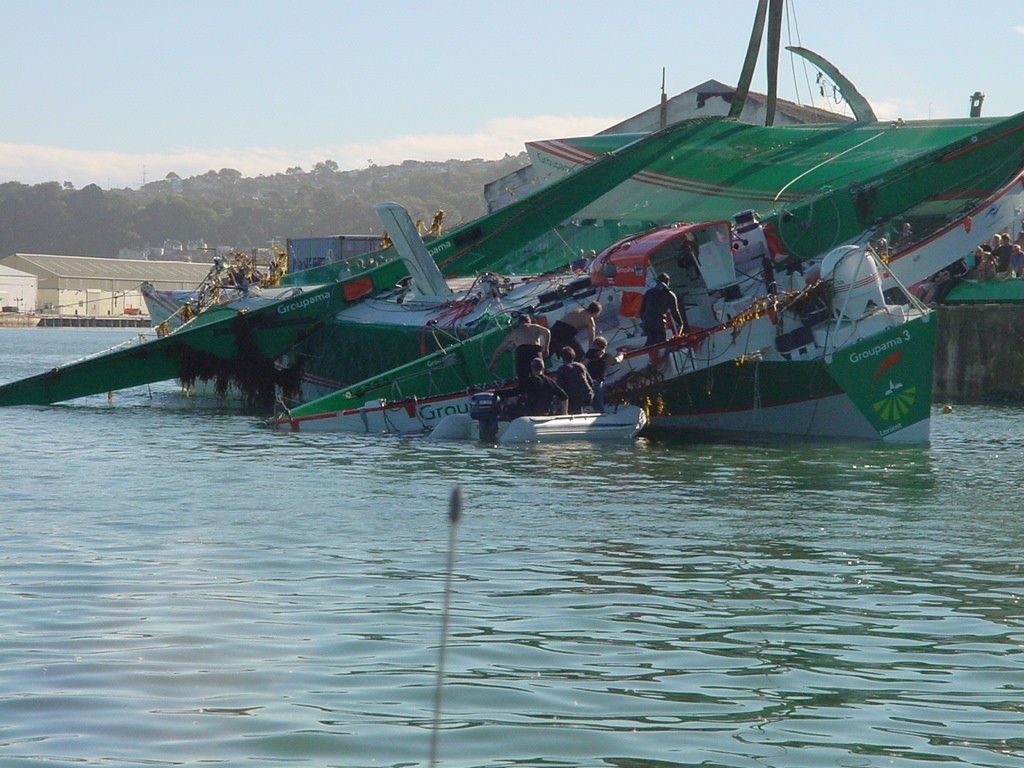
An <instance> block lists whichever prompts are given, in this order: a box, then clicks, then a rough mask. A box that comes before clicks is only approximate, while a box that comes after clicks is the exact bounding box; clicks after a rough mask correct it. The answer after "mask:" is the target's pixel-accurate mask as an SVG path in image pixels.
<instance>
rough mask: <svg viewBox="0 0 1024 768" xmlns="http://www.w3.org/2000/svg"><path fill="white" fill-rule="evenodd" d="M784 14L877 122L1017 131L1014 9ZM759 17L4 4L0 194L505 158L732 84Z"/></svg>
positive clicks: (674, 6)
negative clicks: (1009, 121) (331, 166)
mask: <svg viewBox="0 0 1024 768" xmlns="http://www.w3.org/2000/svg"><path fill="white" fill-rule="evenodd" d="M787 5H788V12H787V13H788V15H787V19H786V20H785V21H784V31H783V44H796V43H800V44H802V45H804V46H806V47H808V48H811V49H812V50H815V51H817V52H819V53H821V54H822V55H824V56H825V57H826V58H828V59H829V60H831V61H832V62H833V63H834V64H836V66H838V67H839V68H840V70H842V71H843V72H844V74H846V75H847V77H849V78H850V79H851V80H852V81H853V83H854V84H855V85H856V86H857V88H858V89H859V90H860V91H861V93H863V94H864V95H865V96H866V97H867V99H868V100H869V101H870V102H871V103H872V105H873V106H874V109H875V111H876V113H877V114H878V116H879V117H880V118H882V119H894V118H897V117H902V118H903V119H906V120H911V119H926V118H940V117H965V116H966V115H967V110H968V107H969V100H970V95H971V94H972V93H973V92H974V91H976V90H981V91H982V92H984V93H985V94H986V100H985V105H984V114H986V115H1009V114H1013V113H1016V112H1019V111H1024V2H1021V0H976V2H973V3H963V2H953V1H952V0H790V1H789V2H788V4H787ZM756 6H757V0H701V1H700V2H697V1H695V0H675V1H674V2H672V1H670V0H632V2H628V3H624V2H621V0H620V1H618V2H605V1H604V0H591V1H590V2H584V1H583V0H517V2H515V3H498V2H495V1H494V0H433V2H413V1H412V0H386V1H384V2H371V1H370V0H360V1H359V2H355V1H353V0H289V1H288V2H272V1H271V0H250V1H247V2H243V1H242V0H175V2H155V1H154V0H131V1H128V0H91V2H77V1H76V0H31V2H29V1H28V0H0V25H2V27H0V28H2V29H3V31H4V45H3V46H2V47H0V83H2V91H0V93H2V94H3V119H2V121H0V183H3V182H6V181H12V180H13V181H20V182H23V183H27V184H36V183H40V182H44V181H58V182H61V183H63V182H65V181H69V182H71V183H72V184H74V185H75V186H76V187H77V188H81V187H83V186H85V185H87V184H90V183H95V184H98V185H99V186H101V187H104V188H110V187H126V186H127V187H138V186H139V185H140V184H141V183H142V180H143V178H144V177H145V179H146V180H147V181H152V180H155V179H161V178H163V177H164V176H166V175H167V174H168V173H170V172H175V173H178V174H179V175H181V176H192V175H195V174H201V173H205V172H206V171H208V170H219V169H221V168H234V169H236V170H238V171H241V172H242V173H243V174H245V175H247V176H255V175H259V174H271V173H276V172H280V171H283V170H285V169H286V168H288V167H292V166H300V167H302V168H305V169H309V168H311V167H312V166H313V165H314V164H315V163H316V162H319V161H321V160H326V159H331V160H334V161H336V162H337V163H338V164H339V166H340V167H341V168H342V169H350V168H363V167H366V166H367V165H368V164H369V163H370V162H371V161H372V162H374V163H377V164H379V165H386V164H390V163H398V162H401V161H403V160H446V159H449V158H461V159H469V158H474V157H480V158H486V159H493V158H498V157H501V156H502V155H504V154H505V153H509V154H516V153H518V152H520V151H521V150H522V148H523V144H524V142H526V141H528V140H531V139H541V138H552V137H555V136H571V135H584V134H590V133H594V132H596V131H598V130H600V129H602V128H605V127H607V126H608V125H611V124H613V123H616V122H619V121H620V120H622V119H624V118H626V117H629V116H631V115H633V114H635V113H637V112H640V111H641V110H643V109H646V108H647V107H650V106H652V105H654V104H655V103H657V101H658V99H659V93H660V87H661V78H662V69H663V68H664V69H665V70H666V73H667V74H666V88H667V91H668V93H669V95H675V94H677V93H680V92H682V91H685V90H687V89H688V88H690V87H692V86H694V85H698V84H700V83H702V82H704V81H706V80H708V79H712V78H713V79H717V80H720V81H722V82H724V83H727V84H730V85H735V83H736V81H737V79H738V76H739V71H740V67H741V65H742V61H743V55H744V52H745V49H746V45H747V41H748V39H749V36H750V27H751V22H752V20H753V14H754V10H755V8H756ZM814 76H815V71H814V70H812V69H809V68H806V69H805V67H804V65H803V64H802V63H800V61H799V60H796V61H791V58H790V56H789V55H788V54H784V55H783V59H782V61H781V62H780V80H781V84H780V96H781V97H783V98H787V99H791V100H794V101H799V102H801V103H804V104H810V103H813V104H814V105H816V106H824V103H823V101H822V99H821V97H820V96H819V95H818V94H817V93H814V94H813V99H814V100H813V101H812V100H811V92H810V91H809V89H808V85H807V84H808V82H810V83H812V84H813V80H814ZM794 82H795V83H796V85H795V84H794ZM764 83H765V67H764V61H763V51H762V59H761V61H760V62H759V66H758V73H757V75H756V77H755V80H754V86H753V87H754V89H755V90H758V91H761V92H763V91H764V90H765V87H764ZM797 86H799V90H797Z"/></svg>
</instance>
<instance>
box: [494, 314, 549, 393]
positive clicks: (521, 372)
mask: <svg viewBox="0 0 1024 768" xmlns="http://www.w3.org/2000/svg"><path fill="white" fill-rule="evenodd" d="M550 343H551V331H549V330H548V329H547V328H545V327H544V326H543V325H537V324H536V323H535V322H533V318H531V317H530V316H529V315H520V316H519V324H518V325H517V326H516V327H515V328H513V329H512V330H511V331H509V333H508V336H506V337H505V338H504V340H503V341H502V342H501V344H499V345H498V348H497V349H496V350H494V354H493V355H492V356H491V362H490V364H489V365H488V366H487V367H488V368H489V369H490V370H492V371H493V370H494V367H495V366H496V365H497V364H498V357H500V356H501V355H502V354H503V353H504V352H505V351H506V350H509V349H514V350H515V354H516V378H517V379H519V381H520V382H522V381H525V380H526V379H527V378H529V376H530V373H531V368H530V361H531V360H533V359H534V358H535V357H539V358H540V359H541V360H543V359H544V358H545V357H547V356H548V345H549V344H550Z"/></svg>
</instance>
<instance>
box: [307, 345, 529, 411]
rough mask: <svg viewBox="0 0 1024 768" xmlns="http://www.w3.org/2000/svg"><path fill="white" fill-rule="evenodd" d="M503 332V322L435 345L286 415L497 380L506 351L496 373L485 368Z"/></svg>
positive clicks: (424, 394) (436, 392)
mask: <svg viewBox="0 0 1024 768" xmlns="http://www.w3.org/2000/svg"><path fill="white" fill-rule="evenodd" d="M507 331H508V329H507V328H505V327H494V328H491V329H490V330H488V331H484V332H483V333H480V334H478V335H476V336H473V337H471V338H469V339H466V340H464V341H459V342H456V343H454V344H449V345H447V346H445V347H444V348H443V349H441V350H438V351H436V352H433V353H430V354H427V355H423V356H420V357H417V358H416V359H415V360H414V361H413V362H409V363H405V364H404V365H399V366H396V367H395V368H393V369H392V370H389V371H387V372H385V373H383V374H379V375H376V376H370V377H368V378H366V379H365V380H362V381H359V382H358V383H357V384H353V385H352V386H348V387H343V388H341V389H339V390H337V391H335V392H332V393H331V394H329V395H326V396H324V397H321V398H319V399H317V400H312V401H310V402H308V403H304V404H302V405H300V406H298V407H296V408H293V409H292V410H291V411H290V412H289V415H290V416H291V417H292V418H300V417H305V416H315V415H319V414H324V413H332V412H336V411H344V410H348V409H351V408H358V407H360V406H362V405H364V404H365V403H367V402H370V401H372V400H386V401H389V402H393V401H397V400H404V399H406V398H410V397H429V396H432V395H440V394H447V393H450V392H458V391H460V390H466V389H472V388H475V387H482V386H487V385H491V384H494V383H495V382H496V381H499V380H501V377H502V375H504V374H510V373H511V371H510V370H509V366H510V363H509V360H508V358H509V356H508V355H506V356H505V359H503V360H502V367H499V369H498V373H495V372H492V371H491V370H489V369H488V367H487V363H488V362H489V361H490V359H491V355H493V353H494V350H495V349H496V348H497V346H498V345H499V344H500V343H501V342H502V340H503V339H504V337H505V334H506V333H507ZM392 332H394V331H392Z"/></svg>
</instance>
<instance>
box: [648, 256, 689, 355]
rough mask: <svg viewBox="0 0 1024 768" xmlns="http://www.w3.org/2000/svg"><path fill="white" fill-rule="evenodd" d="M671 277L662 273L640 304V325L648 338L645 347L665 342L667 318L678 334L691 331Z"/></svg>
mask: <svg viewBox="0 0 1024 768" xmlns="http://www.w3.org/2000/svg"><path fill="white" fill-rule="evenodd" d="M668 286H669V277H668V275H667V274H665V273H664V272H662V273H661V274H660V275H658V281H657V282H656V283H655V284H654V287H653V288H649V289H647V292H646V293H645V294H644V298H643V301H642V302H641V304H640V323H641V326H642V327H643V331H644V335H645V336H647V341H646V342H645V346H648V347H649V346H651V345H652V344H660V343H661V342H663V341H665V339H666V338H667V337H666V334H665V318H666V316H667V317H669V318H671V320H672V322H673V323H675V328H676V330H677V331H678V332H680V333H682V332H683V331H687V332H688V331H689V324H688V323H687V322H686V318H685V317H684V316H683V315H682V313H681V312H680V311H679V300H678V299H677V298H676V295H675V294H674V293H672V289H671V288H669V287H668Z"/></svg>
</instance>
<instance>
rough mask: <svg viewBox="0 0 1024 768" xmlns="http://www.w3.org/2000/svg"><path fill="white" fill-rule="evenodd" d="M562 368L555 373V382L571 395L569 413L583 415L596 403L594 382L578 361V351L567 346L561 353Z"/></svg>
mask: <svg viewBox="0 0 1024 768" xmlns="http://www.w3.org/2000/svg"><path fill="white" fill-rule="evenodd" d="M559 356H560V357H561V358H562V367H561V368H559V369H558V371H556V372H555V381H557V382H558V384H559V386H560V387H561V388H562V389H564V390H565V392H566V394H568V395H569V407H568V412H569V413H583V409H584V408H589V407H590V406H591V405H592V404H593V402H594V380H593V379H592V378H591V377H590V371H588V370H587V366H585V365H584V364H583V363H581V362H578V361H577V360H576V351H575V350H574V349H573V348H572V347H570V346H569V345H568V344H566V345H565V346H564V347H562V351H561V352H560V353H559Z"/></svg>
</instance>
